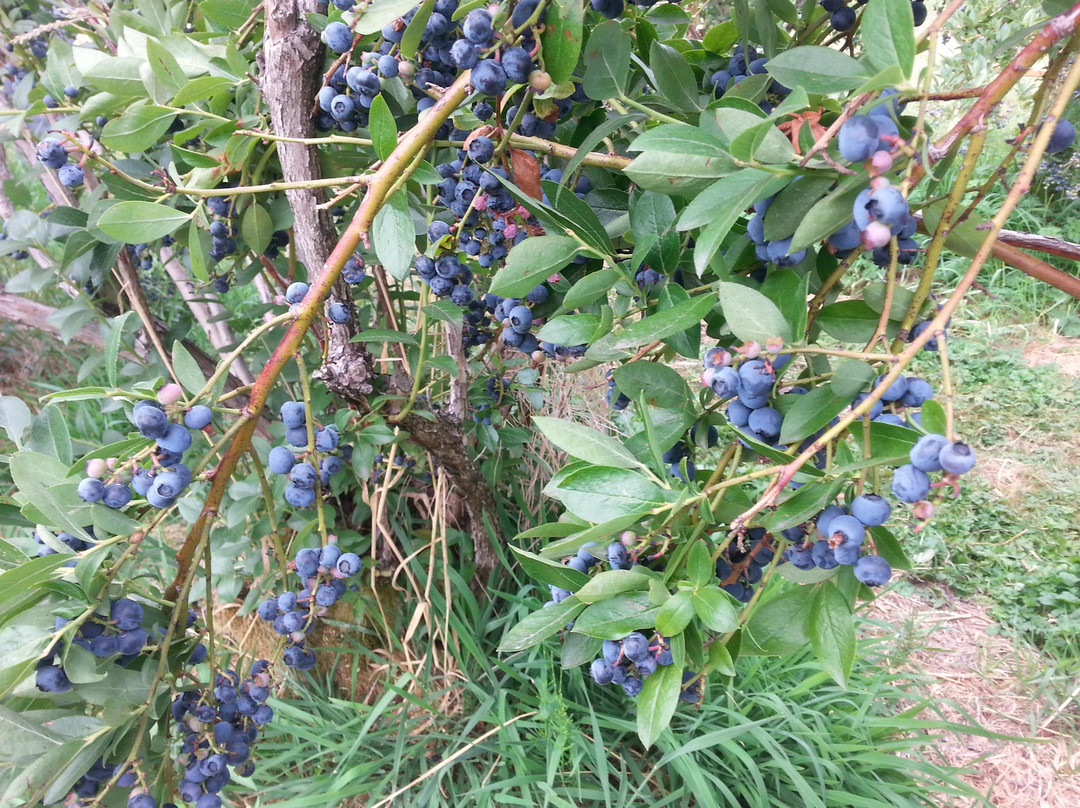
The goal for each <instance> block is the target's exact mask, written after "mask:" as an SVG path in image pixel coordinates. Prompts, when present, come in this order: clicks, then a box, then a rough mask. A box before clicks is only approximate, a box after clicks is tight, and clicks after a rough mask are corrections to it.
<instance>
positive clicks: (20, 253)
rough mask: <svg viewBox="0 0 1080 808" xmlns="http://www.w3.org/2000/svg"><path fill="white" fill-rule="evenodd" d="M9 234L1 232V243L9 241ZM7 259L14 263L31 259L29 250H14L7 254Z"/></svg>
mask: <svg viewBox="0 0 1080 808" xmlns="http://www.w3.org/2000/svg"><path fill="white" fill-rule="evenodd" d="M7 239H8V234H7V233H4V232H0V241H7ZM7 257H8V258H10V259H12V260H14V261H22V260H24V259H27V258H29V257H30V252H29V250H12V251H11V252H9V253H8V254H7Z"/></svg>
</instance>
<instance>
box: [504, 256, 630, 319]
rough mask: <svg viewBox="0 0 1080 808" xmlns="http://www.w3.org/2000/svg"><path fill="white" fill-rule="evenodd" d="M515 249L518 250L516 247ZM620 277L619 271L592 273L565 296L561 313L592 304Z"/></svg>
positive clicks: (578, 282)
mask: <svg viewBox="0 0 1080 808" xmlns="http://www.w3.org/2000/svg"><path fill="white" fill-rule="evenodd" d="M529 241H531V239H528V240H526V241H524V242H522V244H527V243H528V242H529ZM520 246H521V244H519V245H518V247H520ZM515 249H517V248H516V247H515ZM512 254H513V253H511V255H512ZM619 277H620V276H619V273H618V271H617V270H614V269H600V270H597V271H596V272H590V273H589V274H588V275H586V276H585V277H583V278H581V279H579V280H578V281H577V282H576V283H574V285H573V286H571V287H570V290H569V291H568V292H567V293H566V295H564V296H563V302H562V305H561V306H559V311H570V310H573V309H580V308H581V307H582V306H585V305H587V304H589V303H592V302H593V301H594V300H596V299H597V298H598V297H602V296H604V295H606V294H607V293H608V292H610V291H611V290H612V289H614V288H615V284H616V283H618V281H619Z"/></svg>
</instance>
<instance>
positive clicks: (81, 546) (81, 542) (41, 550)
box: [34, 525, 96, 567]
mask: <svg viewBox="0 0 1080 808" xmlns="http://www.w3.org/2000/svg"><path fill="white" fill-rule="evenodd" d="M84 529H85V530H86V532H87V533H88V534H90V536H91V537H94V538H96V536H94V526H93V525H87V526H86V527H85V528H84ZM44 530H45V528H44V527H42V526H41V525H38V526H37V528H36V529H35V530H34V541H35V542H37V543H38V545H39V547H38V556H39V557H40V556H47V555H54V554H55V553H56V550H54V549H53V548H52V547H50V546H49V545H47V544H46V543H45V541H44V539H42V537H41V533H42V531H44ZM56 538H57V539H59V540H60V541H61V542H63V543H64V544H65V545H66V546H67V547H69V548H70V549H71V551H72V552H75V553H81V552H82V551H83V550H89V549H90V548H91V547H93V546H94V545H93V544H91V543H90V542H88V541H86V540H85V539H80V538H79V537H78V536H73V535H71V534H70V533H68V532H67V531H66V530H61V531H60V532H59V533H57V534H56ZM75 563H76V562H75V559H72V560H71V561H69V562H67V563H66V564H65V565H64V566H65V567H74V566H75Z"/></svg>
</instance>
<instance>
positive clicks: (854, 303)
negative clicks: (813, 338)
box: [814, 300, 900, 344]
mask: <svg viewBox="0 0 1080 808" xmlns="http://www.w3.org/2000/svg"><path fill="white" fill-rule="evenodd" d="M878 319H879V318H878V313H877V312H876V311H874V310H873V309H872V308H870V307H869V306H868V305H866V303H865V302H864V301H862V300H840V301H838V302H836V303H830V304H829V305H828V306H825V307H824V308H823V309H822V310H821V311H819V312H818V316H817V319H816V320H814V322H815V323H817V324H818V325H819V326H821V330H822V331H824V332H825V333H826V334H828V335H829V336H830V337H835V338H836V339H838V340H840V341H841V342H850V343H855V344H859V343H865V342H866V341H867V340H869V339H870V337H872V336H873V335H874V331H876V330H877V326H878ZM899 330H900V327H899V325H897V324H896V323H895V322H890V323H889V326H888V329H887V333H888V336H889V337H890V338H892V337H895V336H896V334H897V333H898V332H899Z"/></svg>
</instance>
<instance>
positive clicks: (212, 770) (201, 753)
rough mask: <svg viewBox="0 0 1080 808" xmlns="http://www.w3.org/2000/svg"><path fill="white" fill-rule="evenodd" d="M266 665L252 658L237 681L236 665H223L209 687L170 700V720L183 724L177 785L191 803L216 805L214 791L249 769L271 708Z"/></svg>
mask: <svg viewBox="0 0 1080 808" xmlns="http://www.w3.org/2000/svg"><path fill="white" fill-rule="evenodd" d="M269 670H270V663H269V662H268V661H267V660H265V659H260V660H257V661H255V662H254V663H252V665H251V673H250V676H249V677H248V678H246V679H244V680H243V681H241V679H240V676H239V674H237V672H236V671H233V670H225V671H222V672H221V673H219V674H218V675H217V676H216V677H215V679H214V689H213V691H211V692H203V691H201V690H188V691H185V692H184V693H182V694H180V695H178V696H177V697H176V699H175V700H174V701H173V703H172V717H173V720H175V721H176V723H177V724H178V725H180V726H184V727H186V728H187V730H188V731H187V734H186V736H185V738H184V743H183V745H182V746H181V747H180V755H179V756H178V758H177V763H178V764H179V765H180V766H181V767H183V769H184V776H183V780H182V782H181V784H180V788H179V794H180V799H182V800H183V801H184V802H187V803H192V804H194V805H195V806H196V808H221V797H220V793H221V790H222V789H223V788H225V786H226V785H228V783H229V781H230V780H231V779H232V775H233V774H234V773H235V774H236V775H237V776H239V777H250V776H251V775H252V774H253V773H254V771H255V763H254V761H252V760H251V747H252V745H253V744H254V743H255V742H256V741H257V740H258V738H259V730H260V728H261V727H263V726H265V725H267V724H269V723H270V721H271V720H273V718H274V710H273V708H272V707H270V706H269V705H268V704H266V700H267V699H268V698H269V697H270V674H269ZM129 808H131V806H130V804H129ZM138 808H144V806H139V807H138ZM145 808H154V807H153V806H152V805H148V806H145ZM163 808H164V807H163Z"/></svg>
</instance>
